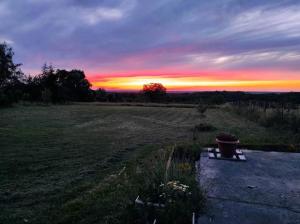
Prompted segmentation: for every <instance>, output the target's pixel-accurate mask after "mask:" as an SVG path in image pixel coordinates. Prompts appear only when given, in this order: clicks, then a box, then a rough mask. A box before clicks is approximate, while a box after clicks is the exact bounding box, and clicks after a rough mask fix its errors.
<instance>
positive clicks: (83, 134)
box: [0, 104, 293, 223]
mask: <svg viewBox="0 0 300 224" xmlns="http://www.w3.org/2000/svg"><path fill="white" fill-rule="evenodd" d="M200 122H205V123H210V124H212V125H214V126H215V127H217V129H218V130H216V131H214V132H209V133H198V134H197V138H196V139H194V141H196V142H198V143H200V144H209V143H213V142H214V137H215V134H216V133H217V132H221V131H228V132H232V133H234V134H237V135H238V136H239V137H240V139H241V141H242V142H244V143H249V144H290V143H292V142H291V141H293V140H291V138H290V137H289V135H288V134H284V132H282V131H280V130H269V129H265V128H263V127H261V126H259V125H258V124H256V123H254V122H250V121H248V120H247V119H244V118H241V117H239V116H237V115H234V114H233V113H231V112H230V111H229V110H224V109H223V108H216V109H209V110H208V111H207V112H206V116H205V117H203V118H201V117H200V115H199V114H198V112H197V111H196V109H195V108H172V107H168V108H166V107H138V106H118V105H111V106H108V105H106V106H103V105H102V106H101V105H97V104H74V105H50V106H15V107H12V108H6V109H1V110H0V152H1V156H0V209H1V211H0V223H26V222H30V223H56V222H57V220H56V219H54V217H56V216H55V214H57V213H58V212H59V211H60V210H61V208H62V207H63V206H64V205H65V204H67V203H68V202H69V201H73V200H75V199H76V198H80V197H81V196H82V195H83V194H85V192H87V191H89V190H91V189H93V188H94V187H95V186H97V185H98V184H99V183H100V182H101V181H103V180H104V178H105V177H107V176H108V175H110V174H112V173H114V172H117V171H118V170H120V169H121V168H122V167H123V166H124V164H126V162H128V161H132V160H134V159H137V158H139V157H140V156H146V155H147V153H149V152H151V151H153V150H157V149H158V148H161V147H163V146H166V145H170V144H174V143H180V144H182V143H185V142H188V143H191V142H192V141H193V132H192V129H193V127H194V126H195V125H196V124H198V123H200ZM78 222H80V223H85V222H84V221H82V220H78Z"/></svg>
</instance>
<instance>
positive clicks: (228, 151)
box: [216, 133, 239, 158]
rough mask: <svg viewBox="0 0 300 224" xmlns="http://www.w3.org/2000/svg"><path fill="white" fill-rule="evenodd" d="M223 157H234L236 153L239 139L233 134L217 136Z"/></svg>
mask: <svg viewBox="0 0 300 224" xmlns="http://www.w3.org/2000/svg"><path fill="white" fill-rule="evenodd" d="M216 142H217V143H218V146H219V150H220V153H221V155H222V157H226V158H232V157H233V155H234V154H235V150H236V148H237V145H238V144H239V139H238V138H237V137H235V136H233V135H231V134H225V133H222V134H219V135H217V137H216Z"/></svg>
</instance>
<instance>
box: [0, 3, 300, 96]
mask: <svg viewBox="0 0 300 224" xmlns="http://www.w3.org/2000/svg"><path fill="white" fill-rule="evenodd" d="M0 21H1V22H0V42H3V41H5V42H7V43H8V44H10V45H11V46H12V47H13V49H14V51H15V53H16V55H15V56H16V57H15V58H16V61H17V62H21V63H22V64H23V66H22V69H23V71H24V72H26V73H27V74H32V75H34V74H37V73H39V71H40V70H41V67H42V65H43V64H44V63H45V62H47V63H51V64H52V65H54V66H55V67H56V68H66V69H72V68H77V69H82V70H84V71H85V73H86V75H87V77H88V79H89V80H90V81H91V82H92V83H93V85H94V87H105V88H107V89H122V90H129V89H139V88H140V87H141V85H142V84H144V83H147V82H162V83H163V84H164V85H166V86H167V87H168V88H169V89H170V90H215V89H218V90H223V89H226V90H247V91H248V90H253V91H291V90H292V91H300V1H299V0H294V1H292V0H251V1H250V0H209V1H207V0H151V1H150V0H22V1H20V0H1V1H0Z"/></svg>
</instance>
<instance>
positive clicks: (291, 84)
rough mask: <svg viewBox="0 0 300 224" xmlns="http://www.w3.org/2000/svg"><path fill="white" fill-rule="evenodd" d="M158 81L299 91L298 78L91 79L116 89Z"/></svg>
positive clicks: (184, 87) (183, 87)
mask: <svg viewBox="0 0 300 224" xmlns="http://www.w3.org/2000/svg"><path fill="white" fill-rule="evenodd" d="M151 82H152V83H153V82H158V83H161V84H163V85H164V86H165V87H166V88H167V89H168V90H169V91H197V90H199V91H203V90H229V91H230V90H231V91H236V90H239V91H300V80H244V79H242V80H239V79H227V80H215V79H209V78H208V77H161V76H132V77H131V76H129V77H106V78H103V79H102V80H99V81H97V80H95V81H91V83H92V85H93V87H96V88H97V87H101V88H105V89H108V90H116V91H120V90H123V91H136V90H140V89H141V88H142V86H143V85H144V84H147V83H151Z"/></svg>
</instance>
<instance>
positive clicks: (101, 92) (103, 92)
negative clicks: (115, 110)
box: [95, 88, 107, 101]
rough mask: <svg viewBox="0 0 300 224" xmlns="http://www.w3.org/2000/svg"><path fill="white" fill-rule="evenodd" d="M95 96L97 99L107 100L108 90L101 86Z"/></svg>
mask: <svg viewBox="0 0 300 224" xmlns="http://www.w3.org/2000/svg"><path fill="white" fill-rule="evenodd" d="M95 98H96V100H97V101H107V92H106V90H105V89H103V88H99V89H97V90H96V91H95Z"/></svg>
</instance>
